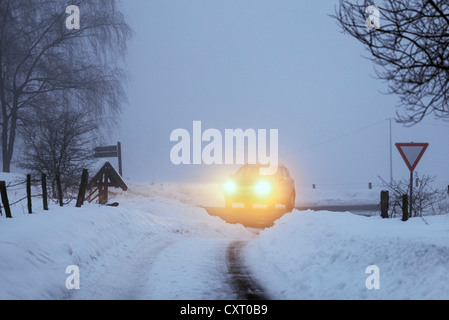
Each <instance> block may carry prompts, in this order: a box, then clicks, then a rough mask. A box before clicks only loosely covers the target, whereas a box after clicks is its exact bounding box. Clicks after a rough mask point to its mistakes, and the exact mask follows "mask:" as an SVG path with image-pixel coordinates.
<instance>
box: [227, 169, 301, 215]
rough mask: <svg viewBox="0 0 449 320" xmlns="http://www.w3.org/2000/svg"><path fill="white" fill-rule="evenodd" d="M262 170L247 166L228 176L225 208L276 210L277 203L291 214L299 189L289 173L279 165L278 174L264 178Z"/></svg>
mask: <svg viewBox="0 0 449 320" xmlns="http://www.w3.org/2000/svg"><path fill="white" fill-rule="evenodd" d="M262 167H263V166H261V165H251V164H246V165H244V166H243V167H241V168H240V169H239V170H238V171H237V173H236V174H235V175H231V176H230V177H229V178H230V179H229V181H227V182H226V183H225V185H224V188H223V189H224V198H225V207H226V208H228V209H231V208H233V205H234V204H243V205H244V206H245V208H252V207H253V205H255V204H259V205H266V206H267V208H269V209H275V208H276V205H277V204H281V205H284V206H285V208H286V210H287V211H288V212H291V211H293V208H294V207H295V201H296V189H295V181H294V180H293V178H292V177H291V175H290V172H289V170H288V169H287V168H286V167H285V166H284V165H280V166H279V168H278V170H277V172H276V174H274V175H261V174H260V169H261V168H262Z"/></svg>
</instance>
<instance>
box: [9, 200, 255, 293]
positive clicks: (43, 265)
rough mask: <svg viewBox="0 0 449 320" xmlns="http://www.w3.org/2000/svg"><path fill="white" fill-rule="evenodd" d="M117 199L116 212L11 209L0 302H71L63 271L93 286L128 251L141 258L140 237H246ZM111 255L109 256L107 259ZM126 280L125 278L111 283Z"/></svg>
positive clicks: (167, 208)
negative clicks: (73, 269)
mask: <svg viewBox="0 0 449 320" xmlns="http://www.w3.org/2000/svg"><path fill="white" fill-rule="evenodd" d="M118 200H119V201H120V202H121V205H120V206H119V207H118V208H112V207H105V206H99V205H86V206H84V207H83V208H82V209H78V208H74V207H73V206H67V207H64V208H59V207H57V206H52V207H51V208H50V211H48V212H43V211H41V210H36V213H35V214H33V215H28V214H22V213H18V212H17V210H15V211H14V212H13V219H5V218H4V217H0V299H68V298H71V296H72V294H77V293H76V292H73V291H68V290H67V288H66V287H65V281H66V279H67V277H68V274H65V271H66V267H67V266H70V265H76V266H78V267H79V268H80V270H83V274H82V278H81V279H82V284H83V285H86V284H89V281H88V279H89V277H92V279H93V280H92V281H91V282H92V283H93V284H92V286H94V285H95V277H94V274H95V275H96V276H98V275H101V274H103V273H105V272H106V271H105V270H112V271H113V272H116V271H117V270H116V269H119V268H125V267H126V263H127V262H126V250H127V249H126V247H128V248H132V249H133V250H134V251H137V253H136V256H138V254H139V250H141V249H142V248H139V247H137V248H136V247H135V246H136V244H139V243H140V242H143V240H142V239H145V244H146V245H147V244H149V243H150V244H151V243H157V242H162V241H164V242H170V241H176V240H178V239H182V238H189V237H201V238H213V239H220V238H222V239H223V238H225V239H229V238H241V237H248V235H249V232H248V231H247V230H246V229H244V228H243V227H242V226H238V225H228V224H226V223H224V222H223V221H222V220H220V219H219V218H216V217H211V216H209V215H208V214H207V213H206V212H205V210H203V209H199V208H195V207H192V206H186V205H185V204H182V203H180V202H179V201H176V200H172V199H167V198H162V197H159V196H152V197H149V198H144V197H141V196H133V195H132V194H131V195H128V196H127V197H126V198H123V197H122V198H119V199H118ZM120 248H121V249H120ZM110 252H112V254H109V253H110ZM115 253H117V255H118V254H120V255H121V259H122V260H121V261H122V263H121V265H114V264H116V263H117V261H119V260H118V258H119V257H118V256H115ZM150 253H151V252H150ZM108 254H109V255H110V256H111V257H110V258H108V259H106V260H104V259H103V257H104V256H108ZM102 259H103V260H102ZM123 259H125V261H123ZM99 261H101V263H99ZM132 271H133V272H134V271H136V270H132ZM142 272H145V269H143V270H142ZM130 276H131V275H130ZM83 277H84V278H83ZM123 281H125V282H126V281H130V279H119V278H118V277H117V278H113V279H112V280H111V282H116V283H122V282H123ZM118 292H120V289H118ZM115 293H117V292H115ZM106 294H108V293H104V295H103V296H102V297H104V296H106ZM109 294H110V296H111V297H112V298H114V295H113V293H109ZM80 298H81V299H82V298H84V296H83V295H81V296H80ZM88 298H89V299H92V298H95V297H92V296H89V297H88Z"/></svg>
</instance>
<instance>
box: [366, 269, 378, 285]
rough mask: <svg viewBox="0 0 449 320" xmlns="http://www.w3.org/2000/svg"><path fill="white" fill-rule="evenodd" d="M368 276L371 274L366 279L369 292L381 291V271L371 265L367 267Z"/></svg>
mask: <svg viewBox="0 0 449 320" xmlns="http://www.w3.org/2000/svg"><path fill="white" fill-rule="evenodd" d="M365 273H366V274H369V276H368V278H366V281H365V286H366V288H367V289H368V290H380V269H379V267H378V266H376V265H370V266H368V267H366V270H365Z"/></svg>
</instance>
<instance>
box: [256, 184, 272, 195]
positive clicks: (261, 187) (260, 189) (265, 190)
mask: <svg viewBox="0 0 449 320" xmlns="http://www.w3.org/2000/svg"><path fill="white" fill-rule="evenodd" d="M256 192H257V194H259V195H261V196H266V195H267V194H269V193H270V192H271V184H270V183H268V182H267V181H261V182H259V183H258V184H257V185H256Z"/></svg>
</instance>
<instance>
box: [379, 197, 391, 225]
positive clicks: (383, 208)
mask: <svg viewBox="0 0 449 320" xmlns="http://www.w3.org/2000/svg"><path fill="white" fill-rule="evenodd" d="M389 205H390V193H389V192H388V191H382V192H381V193H380V212H381V214H380V216H381V217H382V218H383V219H386V218H388V209H389Z"/></svg>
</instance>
